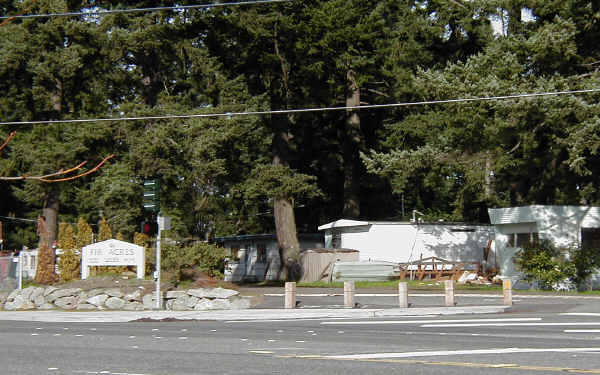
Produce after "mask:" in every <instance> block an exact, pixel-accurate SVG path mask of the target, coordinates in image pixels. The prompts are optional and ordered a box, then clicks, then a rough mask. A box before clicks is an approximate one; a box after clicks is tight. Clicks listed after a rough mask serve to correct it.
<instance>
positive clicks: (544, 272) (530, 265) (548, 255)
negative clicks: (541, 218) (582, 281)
mask: <svg viewBox="0 0 600 375" xmlns="http://www.w3.org/2000/svg"><path fill="white" fill-rule="evenodd" d="M516 266H517V269H518V270H519V271H521V272H523V274H524V276H525V280H527V281H530V282H531V281H537V282H539V283H540V284H541V287H542V288H546V289H550V288H552V286H553V285H555V284H557V283H560V282H562V281H565V280H574V278H575V276H576V268H575V264H574V263H572V262H569V261H568V260H566V259H564V257H563V256H562V255H561V253H560V251H559V250H558V249H556V248H555V247H554V246H553V245H552V243H550V242H549V241H547V240H543V241H540V242H539V243H528V244H526V245H524V246H523V248H522V249H521V250H520V251H519V252H518V253H517V258H516Z"/></svg>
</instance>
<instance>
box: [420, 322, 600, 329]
mask: <svg viewBox="0 0 600 375" xmlns="http://www.w3.org/2000/svg"><path fill="white" fill-rule="evenodd" d="M598 325H600V322H593V323H590V322H568V323H459V324H423V325H421V326H420V327H421V328H450V327H507V326H514V327H523V326H524V327H533V326H545V327H551V326H598Z"/></svg>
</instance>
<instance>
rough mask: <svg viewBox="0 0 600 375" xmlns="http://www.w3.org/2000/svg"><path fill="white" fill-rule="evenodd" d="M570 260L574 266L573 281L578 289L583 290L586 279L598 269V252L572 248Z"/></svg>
mask: <svg viewBox="0 0 600 375" xmlns="http://www.w3.org/2000/svg"><path fill="white" fill-rule="evenodd" d="M571 260H572V262H573V264H574V265H575V269H576V273H575V277H574V281H575V282H576V283H577V286H579V288H582V289H583V288H585V283H586V282H587V280H588V278H589V277H590V276H591V275H592V274H593V273H594V272H596V270H597V269H598V268H600V251H599V250H597V249H592V248H574V249H572V250H571Z"/></svg>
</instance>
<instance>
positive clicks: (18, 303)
mask: <svg viewBox="0 0 600 375" xmlns="http://www.w3.org/2000/svg"><path fill="white" fill-rule="evenodd" d="M23 306H25V300H24V299H23V297H22V296H21V295H20V294H17V295H15V296H13V293H11V294H10V296H8V299H7V300H6V303H5V304H4V310H9V311H12V310H20V309H22V308H23Z"/></svg>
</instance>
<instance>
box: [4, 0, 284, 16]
mask: <svg viewBox="0 0 600 375" xmlns="http://www.w3.org/2000/svg"><path fill="white" fill-rule="evenodd" d="M290 1H293V0H249V1H236V2H229V3H213V4H194V5H176V6H172V7H151V8H130V9H108V10H107V9H104V10H92V9H90V10H86V11H83V12H63V13H45V14H21V15H14V16H0V20H1V19H16V18H49V17H71V16H94V15H98V16H101V15H105V14H115V13H141V12H154V11H159V10H186V9H207V8H217V7H228V6H239V5H254V4H271V3H285V2H290Z"/></svg>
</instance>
